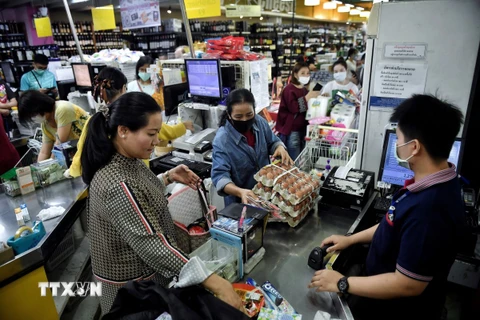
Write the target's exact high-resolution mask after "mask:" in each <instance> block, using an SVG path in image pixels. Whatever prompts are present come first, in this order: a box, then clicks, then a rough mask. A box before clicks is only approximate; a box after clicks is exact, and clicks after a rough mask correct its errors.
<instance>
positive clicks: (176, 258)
mask: <svg viewBox="0 0 480 320" xmlns="http://www.w3.org/2000/svg"><path fill="white" fill-rule="evenodd" d="M160 178H161V177H160ZM164 190H165V186H164V184H163V179H159V178H157V177H156V176H155V174H153V173H152V172H151V171H150V169H148V168H147V167H146V166H145V164H144V163H143V162H142V161H140V160H138V159H131V158H126V157H124V156H122V155H120V154H118V153H117V154H115V155H114V156H113V157H112V159H111V161H110V163H109V164H108V165H106V166H105V167H103V168H102V169H100V170H99V171H97V173H96V174H95V176H94V178H93V180H92V182H91V184H90V190H89V203H88V212H87V214H88V215H87V217H88V227H89V238H90V251H91V257H92V268H93V273H94V275H95V277H96V278H97V279H98V280H99V281H101V282H102V291H103V292H102V293H103V296H102V297H101V305H102V311H103V313H106V312H108V310H110V307H111V305H112V303H113V300H114V298H115V296H116V291H117V290H118V289H119V288H120V287H121V286H123V285H124V284H125V283H126V282H127V281H130V280H142V279H143V280H145V279H151V278H155V279H156V280H157V281H159V282H160V283H161V284H162V285H164V286H167V285H168V283H169V282H170V281H171V280H172V279H174V278H176V277H178V276H179V275H180V279H179V281H178V283H177V286H188V285H193V284H198V283H201V282H203V281H204V280H205V279H206V278H207V277H208V276H209V275H210V274H211V272H209V271H208V270H207V269H206V267H205V265H204V264H203V262H202V261H200V260H199V259H197V258H194V259H191V260H189V258H188V257H187V256H186V255H185V254H184V253H183V252H181V251H180V250H179V249H177V248H176V236H175V229H174V224H173V220H172V218H171V216H170V214H169V212H168V207H167V200H166V198H165V196H164Z"/></svg>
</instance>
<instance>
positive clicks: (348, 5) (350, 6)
mask: <svg viewBox="0 0 480 320" xmlns="http://www.w3.org/2000/svg"><path fill="white" fill-rule="evenodd" d="M345 5H346V6H347V7H349V8H353V7H355V6H354V5H353V4H349V3H345Z"/></svg>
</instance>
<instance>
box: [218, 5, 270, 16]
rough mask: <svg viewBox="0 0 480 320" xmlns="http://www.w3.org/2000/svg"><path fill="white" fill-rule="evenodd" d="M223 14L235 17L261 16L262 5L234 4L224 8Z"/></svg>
mask: <svg viewBox="0 0 480 320" xmlns="http://www.w3.org/2000/svg"><path fill="white" fill-rule="evenodd" d="M225 16H226V17H227V18H237V17H241V16H243V17H261V16H262V7H261V6H242V5H236V6H234V7H232V6H228V7H226V8H225Z"/></svg>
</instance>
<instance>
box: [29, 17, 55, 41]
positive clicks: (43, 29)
mask: <svg viewBox="0 0 480 320" xmlns="http://www.w3.org/2000/svg"><path fill="white" fill-rule="evenodd" d="M33 21H34V22H35V29H36V30H37V37H39V38H45V37H51V36H52V25H51V24H50V18H49V17H45V18H35V19H33Z"/></svg>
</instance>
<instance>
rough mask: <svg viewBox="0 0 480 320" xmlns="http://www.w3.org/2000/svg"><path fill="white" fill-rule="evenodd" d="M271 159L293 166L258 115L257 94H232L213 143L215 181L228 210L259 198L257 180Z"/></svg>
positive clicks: (276, 139) (283, 147)
mask: <svg viewBox="0 0 480 320" xmlns="http://www.w3.org/2000/svg"><path fill="white" fill-rule="evenodd" d="M269 155H273V158H277V157H279V158H281V159H282V161H283V162H284V163H287V164H291V163H293V161H292V159H291V158H290V157H289V156H288V153H287V151H286V149H285V145H284V144H283V143H282V142H281V141H280V139H279V138H278V137H277V136H275V134H274V133H273V132H272V130H271V129H270V127H269V125H268V123H267V121H266V120H265V119H264V118H262V117H260V116H258V115H256V114H255V99H254V97H253V94H252V93H251V92H250V91H249V90H247V89H237V90H234V91H232V92H231V93H230V94H229V95H228V97H227V110H226V111H225V112H224V114H223V117H222V120H221V122H220V128H219V129H218V131H217V134H216V136H215V139H214V140H213V164H212V181H213V183H214V184H215V187H216V188H217V191H218V194H219V195H221V196H224V197H225V206H227V205H229V204H231V203H234V202H242V203H248V197H249V196H250V197H253V198H256V196H255V195H254V194H253V192H252V188H253V187H254V186H255V183H256V182H255V179H254V178H253V176H254V174H255V173H256V172H257V171H258V170H259V169H260V168H262V167H264V166H266V165H268V164H269V163H270V159H269Z"/></svg>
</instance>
